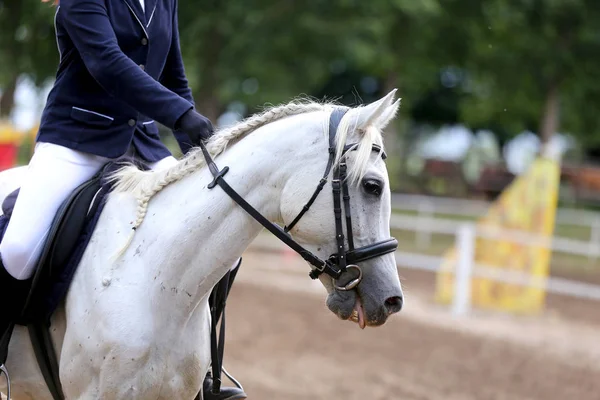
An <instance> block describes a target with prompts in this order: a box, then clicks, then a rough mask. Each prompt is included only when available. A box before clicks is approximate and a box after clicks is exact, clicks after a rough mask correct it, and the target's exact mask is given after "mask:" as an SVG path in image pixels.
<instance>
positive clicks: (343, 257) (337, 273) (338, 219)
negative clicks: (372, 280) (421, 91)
mask: <svg viewBox="0 0 600 400" xmlns="http://www.w3.org/2000/svg"><path fill="white" fill-rule="evenodd" d="M347 111H348V109H346V108H336V109H334V110H333V112H332V113H331V115H330V117H329V159H328V162H327V167H326V168H325V173H324V174H323V177H322V178H321V180H320V182H319V184H318V186H317V188H316V190H315V192H314V193H313V195H312V196H311V198H310V199H309V201H308V202H307V203H306V204H305V205H304V207H302V210H301V211H300V213H299V214H298V215H297V216H296V218H294V220H293V221H292V222H291V223H290V225H289V226H286V227H285V228H281V227H280V226H279V225H277V224H274V223H272V222H271V221H269V220H268V219H267V218H265V217H264V216H263V215H262V214H261V213H260V212H258V211H257V210H256V209H255V208H254V207H252V205H250V204H249V203H248V202H247V201H246V200H244V198H243V197H242V196H240V195H239V194H238V193H237V192H236V191H235V190H234V189H233V188H232V187H231V186H229V184H228V183H227V182H226V181H225V179H224V176H225V174H227V172H229V167H227V166H226V167H223V169H221V170H219V168H218V167H217V165H216V163H215V162H214V160H213V158H212V157H211V155H210V154H209V152H208V150H207V149H206V146H205V145H204V143H202V142H200V148H201V149H202V153H203V155H204V158H205V159H206V164H207V165H208V169H209V170H210V173H211V174H212V175H213V177H214V180H213V181H212V182H211V183H210V184H209V185H208V188H209V189H213V188H214V187H215V186H216V185H219V186H220V187H221V188H222V189H223V190H224V191H225V193H227V194H228V195H229V197H231V199H232V200H233V201H235V202H236V203H237V204H238V205H239V206H240V207H242V208H243V209H244V210H245V211H246V212H247V213H248V214H250V216H251V217H252V218H254V219H255V220H256V221H257V222H258V223H260V224H261V225H262V226H264V227H265V228H266V229H267V230H269V231H270V232H271V233H272V234H273V235H275V236H276V237H277V238H278V239H279V240H281V241H282V242H283V243H285V244H286V245H287V246H288V247H290V248H291V249H292V250H294V251H295V252H296V253H298V254H299V255H300V256H301V257H302V258H303V259H304V260H306V261H307V262H308V263H310V264H311V265H312V266H313V267H314V268H315V269H313V270H312V271H311V272H310V273H309V276H310V278H311V279H317V278H318V277H319V275H321V274H322V273H325V274H327V275H329V276H330V277H331V278H332V279H333V280H334V286H335V288H336V289H337V290H341V291H345V290H351V289H353V288H354V287H356V286H357V285H358V284H359V283H360V281H361V279H362V271H361V269H360V267H358V266H357V265H355V263H359V262H362V261H366V260H370V259H372V258H376V257H380V256H382V255H385V254H388V253H392V252H394V251H395V250H396V249H397V248H398V241H397V240H396V239H395V238H393V237H392V238H389V239H386V240H384V241H381V242H377V243H373V244H371V245H368V246H363V247H360V248H357V249H356V248H354V237H353V235H352V217H351V214H350V195H349V191H348V183H347V182H346V169H347V167H346V158H345V154H346V153H347V152H348V151H353V150H355V149H356V147H357V144H350V145H346V146H345V147H344V150H343V152H342V158H341V161H340V164H339V166H336V167H335V168H333V164H334V160H335V156H336V148H335V137H336V132H337V128H338V126H339V123H340V121H341V120H342V117H343V116H344V115H345V114H346V112H347ZM372 150H373V151H376V152H378V153H380V154H381V156H382V158H383V159H385V158H386V157H387V156H386V154H385V152H383V151H382V149H381V147H380V146H378V145H373V149H372ZM332 168H333V177H332V182H331V185H332V191H333V211H334V216H335V232H336V244H337V253H334V254H332V255H331V256H330V257H329V258H328V259H327V260H323V259H321V258H319V257H318V256H317V255H315V254H313V253H311V252H310V251H309V250H307V249H305V248H304V247H303V246H302V245H300V244H299V243H298V242H296V241H295V240H294V239H293V238H292V237H291V236H290V234H289V233H288V232H289V231H290V230H291V229H292V228H293V227H294V226H295V225H296V224H297V223H298V221H299V220H300V219H301V218H302V216H304V214H305V213H306V212H307V211H308V210H309V209H310V207H311V205H312V204H313V203H314V201H315V200H316V198H317V196H318V195H319V193H320V192H321V191H322V190H323V187H324V186H325V184H326V183H327V180H328V176H329V174H330V173H331V170H332ZM342 202H343V204H344V210H343V211H344V213H345V216H346V231H347V239H348V250H346V247H345V242H344V241H345V237H344V233H343V225H342ZM350 268H352V269H356V270H358V277H357V278H355V279H353V280H352V281H350V282H349V283H347V284H346V285H344V286H337V285H335V280H336V279H339V278H340V277H341V275H342V274H343V273H344V272H346V270H347V269H350Z"/></svg>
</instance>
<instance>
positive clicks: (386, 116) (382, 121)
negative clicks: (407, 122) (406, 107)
mask: <svg viewBox="0 0 600 400" xmlns="http://www.w3.org/2000/svg"><path fill="white" fill-rule="evenodd" d="M400 100H401V99H398V100H396V101H395V102H394V104H392V105H391V106H389V107H388V108H386V109H385V111H384V112H383V114H381V116H380V117H379V118H378V119H377V122H376V123H375V126H376V127H377V129H379V130H380V131H383V130H384V129H385V128H386V127H387V126H388V124H389V123H390V122H392V120H393V119H394V118H396V113H397V112H398V109H399V108H400Z"/></svg>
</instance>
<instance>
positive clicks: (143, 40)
mask: <svg viewBox="0 0 600 400" xmlns="http://www.w3.org/2000/svg"><path fill="white" fill-rule="evenodd" d="M147 44H148V39H146V38H142V46H145V45H147Z"/></svg>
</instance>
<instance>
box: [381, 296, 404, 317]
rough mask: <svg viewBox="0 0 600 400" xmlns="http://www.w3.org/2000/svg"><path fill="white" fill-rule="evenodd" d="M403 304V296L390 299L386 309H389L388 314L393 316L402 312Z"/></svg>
mask: <svg viewBox="0 0 600 400" xmlns="http://www.w3.org/2000/svg"><path fill="white" fill-rule="evenodd" d="M403 302H404V300H403V299H402V296H393V297H388V298H387V299H386V300H385V308H387V310H388V313H390V314H393V313H396V312H398V311H400V310H402V303H403Z"/></svg>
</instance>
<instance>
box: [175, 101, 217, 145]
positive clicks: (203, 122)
mask: <svg viewBox="0 0 600 400" xmlns="http://www.w3.org/2000/svg"><path fill="white" fill-rule="evenodd" d="M175 129H177V130H181V131H183V132H185V133H186V134H187V135H188V136H189V138H190V140H191V142H192V144H193V145H198V144H200V141H201V140H202V141H206V140H208V139H209V138H210V137H211V136H212V135H213V133H214V129H213V126H212V124H211V122H210V120H209V119H208V118H206V117H205V116H204V115H202V114H199V113H198V112H197V111H196V110H194V109H193V108H192V109H190V110H189V111H187V112H186V113H185V114H183V115H182V116H181V118H179V120H178V121H177V124H175Z"/></svg>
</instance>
